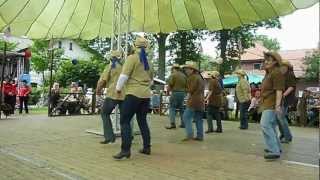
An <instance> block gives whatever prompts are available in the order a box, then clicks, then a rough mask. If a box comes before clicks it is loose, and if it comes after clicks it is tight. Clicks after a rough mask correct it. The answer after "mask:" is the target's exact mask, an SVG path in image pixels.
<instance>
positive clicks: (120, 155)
mask: <svg viewBox="0 0 320 180" xmlns="http://www.w3.org/2000/svg"><path fill="white" fill-rule="evenodd" d="M130 156H131V153H130V151H127V152H125V151H121V152H119V153H118V154H116V155H114V156H113V158H114V159H117V160H120V159H123V158H127V159H129V158H130Z"/></svg>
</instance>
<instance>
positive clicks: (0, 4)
mask: <svg viewBox="0 0 320 180" xmlns="http://www.w3.org/2000/svg"><path fill="white" fill-rule="evenodd" d="M114 1H115V0H0V30H1V31H3V30H4V28H6V27H8V26H10V28H11V33H12V34H13V35H17V36H21V35H25V36H27V37H29V38H32V39H40V38H81V39H93V38H96V37H110V36H111V34H112V27H113V24H112V22H113V19H112V18H113V17H114V16H113V12H114ZM118 1H119V0H118ZM123 1H124V8H128V7H131V8H130V9H131V11H128V12H129V17H130V28H129V31H130V32H153V33H157V32H173V31H177V30H190V29H209V30H219V29H231V28H234V27H237V26H241V25H243V24H250V23H254V22H257V21H261V20H265V19H269V18H274V17H278V16H283V15H286V14H289V13H292V12H294V11H295V10H297V9H301V8H307V7H310V6H312V5H314V4H315V3H317V2H318V0H123Z"/></svg>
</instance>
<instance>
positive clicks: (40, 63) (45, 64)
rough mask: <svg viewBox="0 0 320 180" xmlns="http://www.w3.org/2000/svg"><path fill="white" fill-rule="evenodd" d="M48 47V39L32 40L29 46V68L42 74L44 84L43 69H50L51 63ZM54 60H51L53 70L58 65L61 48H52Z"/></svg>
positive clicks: (61, 52)
mask: <svg viewBox="0 0 320 180" xmlns="http://www.w3.org/2000/svg"><path fill="white" fill-rule="evenodd" d="M48 49H49V41H48V40H34V42H33V45H32V47H31V51H32V59H31V68H32V70H34V71H35V72H37V73H40V74H41V75H42V80H43V83H44V84H46V83H47V80H46V78H45V71H48V70H49V69H50V63H51V58H52V57H51V51H50V52H49V51H48ZM53 54H54V60H53V71H56V70H57V68H58V67H59V64H60V60H61V56H62V54H63V50H62V49H59V48H54V49H53Z"/></svg>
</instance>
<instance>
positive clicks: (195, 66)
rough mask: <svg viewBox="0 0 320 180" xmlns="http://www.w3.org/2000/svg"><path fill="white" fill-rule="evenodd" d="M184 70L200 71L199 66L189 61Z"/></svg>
mask: <svg viewBox="0 0 320 180" xmlns="http://www.w3.org/2000/svg"><path fill="white" fill-rule="evenodd" d="M183 68H190V69H193V70H196V71H199V69H198V67H197V64H196V63H195V62H193V61H187V62H186V64H185V65H183Z"/></svg>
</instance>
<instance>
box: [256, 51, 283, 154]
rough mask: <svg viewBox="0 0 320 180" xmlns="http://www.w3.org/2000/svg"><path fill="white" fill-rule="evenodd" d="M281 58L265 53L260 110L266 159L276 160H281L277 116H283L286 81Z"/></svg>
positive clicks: (276, 54) (273, 53) (275, 54)
mask: <svg viewBox="0 0 320 180" xmlns="http://www.w3.org/2000/svg"><path fill="white" fill-rule="evenodd" d="M281 61H282V59H281V56H280V55H279V54H278V53H276V52H268V53H265V61H264V68H265V70H266V75H265V78H264V79H263V81H262V88H261V101H260V106H259V109H260V111H261V112H262V116H261V122H260V124H261V128H262V132H263V137H264V140H265V144H266V146H267V148H266V149H265V153H266V154H265V155H264V158H265V159H267V160H275V159H278V158H280V152H281V147H280V141H279V138H278V136H277V131H276V126H277V114H281V111H282V108H281V99H282V92H283V90H284V88H285V79H284V76H283V74H282V73H281V71H280V65H281Z"/></svg>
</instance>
